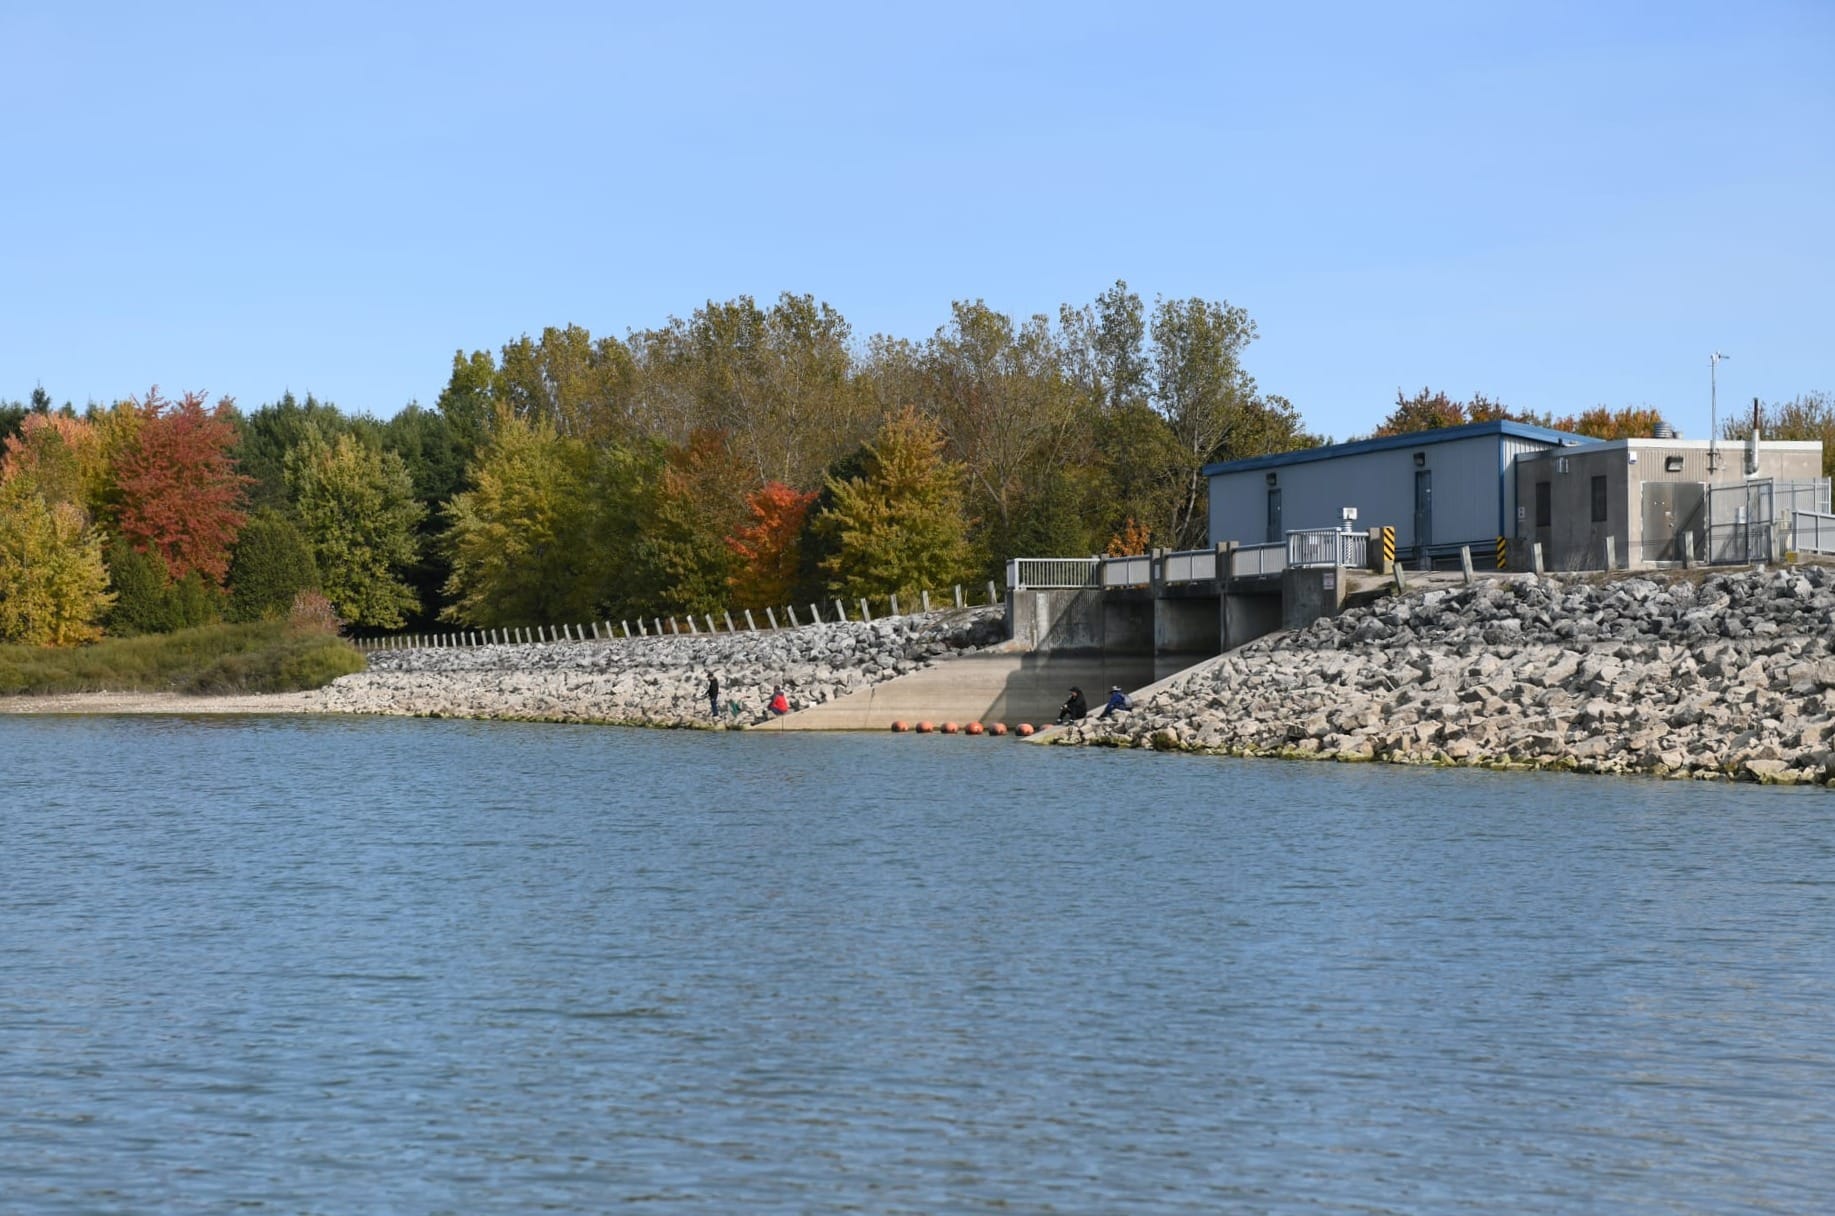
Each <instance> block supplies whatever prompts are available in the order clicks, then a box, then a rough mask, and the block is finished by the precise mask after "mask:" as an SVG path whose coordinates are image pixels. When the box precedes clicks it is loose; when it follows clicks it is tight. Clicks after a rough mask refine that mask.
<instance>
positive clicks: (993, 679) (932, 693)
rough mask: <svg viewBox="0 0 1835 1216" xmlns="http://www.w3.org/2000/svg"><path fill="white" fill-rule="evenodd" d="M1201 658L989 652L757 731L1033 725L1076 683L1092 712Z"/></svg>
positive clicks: (1049, 716) (1050, 715)
mask: <svg viewBox="0 0 1835 1216" xmlns="http://www.w3.org/2000/svg"><path fill="white" fill-rule="evenodd" d="M1194 661H1196V659H1195V656H1185V657H1177V656H1162V657H1161V658H1159V659H1155V658H1153V657H1152V656H1148V655H1106V656H1105V655H1100V654H1051V653H1042V654H1041V653H1034V652H1016V653H1000V652H993V653H988V652H983V653H979V654H970V655H962V656H960V657H958V658H954V659H949V660H947V661H945V662H942V663H938V664H937V665H936V666H934V667H926V668H924V669H923V670H921V671H914V672H912V673H910V674H909V675H904V676H900V677H898V678H897V679H895V680H888V681H886V682H885V683H883V684H875V685H874V686H873V687H871V688H863V689H861V690H859V691H858V692H853V693H849V694H847V695H846V696H843V697H838V698H836V699H835V700H833V701H830V702H828V703H827V704H824V705H816V706H812V707H811V708H809V709H804V710H799V711H797V712H796V713H793V714H788V715H786V716H784V717H782V718H779V719H776V720H775V721H772V722H766V723H762V724H760V725H758V726H755V727H753V728H752V729H754V730H886V729H888V728H889V727H890V726H891V725H892V724H893V723H894V722H898V721H904V722H910V723H914V724H915V723H918V722H923V721H930V722H936V723H939V724H941V723H943V722H962V723H967V722H1005V723H1008V724H1009V725H1016V724H1018V723H1020V722H1030V723H1032V724H1034V725H1043V724H1046V723H1049V722H1051V721H1052V720H1054V719H1055V718H1056V717H1057V714H1058V707H1059V706H1060V705H1062V704H1063V703H1064V698H1065V697H1066V696H1068V695H1069V693H1070V688H1071V686H1072V685H1073V684H1074V685H1076V686H1077V687H1079V688H1081V689H1083V695H1084V697H1085V698H1086V699H1087V700H1088V701H1089V703H1090V708H1091V709H1092V710H1095V709H1099V708H1101V706H1102V703H1103V701H1104V699H1105V698H1106V697H1107V696H1108V691H1109V686H1110V685H1111V684H1117V685H1120V686H1121V687H1122V688H1124V689H1127V690H1129V691H1130V692H1132V691H1133V690H1135V689H1138V688H1141V687H1144V686H1146V685H1148V684H1151V683H1152V682H1153V681H1154V680H1155V679H1158V678H1163V677H1165V676H1168V675H1170V674H1172V673H1174V672H1177V671H1180V670H1183V669H1184V668H1185V667H1186V666H1187V665H1188V664H1189V663H1191V662H1194Z"/></svg>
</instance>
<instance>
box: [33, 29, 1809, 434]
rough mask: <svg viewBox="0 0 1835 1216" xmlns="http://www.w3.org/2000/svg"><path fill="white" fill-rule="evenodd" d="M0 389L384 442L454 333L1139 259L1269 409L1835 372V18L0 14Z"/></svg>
mask: <svg viewBox="0 0 1835 1216" xmlns="http://www.w3.org/2000/svg"><path fill="white" fill-rule="evenodd" d="M0 51H3V52H4V55H5V62H6V73H5V75H6V80H7V85H6V104H5V109H6V113H7V117H6V119H5V120H4V122H3V123H0V148H3V149H4V152H5V164H6V166H7V171H8V172H7V177H8V183H7V186H6V189H5V190H4V191H3V192H0V288H3V290H0V398H4V399H23V398H24V397H26V396H27V395H28V394H30V392H31V390H32V388H33V386H34V385H36V384H43V385H44V387H45V388H46V390H47V391H48V392H50V393H51V395H52V397H53V399H54V400H56V401H58V402H63V401H65V400H72V401H75V402H76V403H77V404H78V405H81V404H83V403H84V402H85V401H88V400H99V401H109V400H114V399H117V398H120V397H124V396H127V395H129V394H133V393H140V392H144V391H145V390H146V389H147V388H148V387H149V386H150V385H152V384H158V385H159V386H160V387H161V388H162V389H163V390H164V391H166V392H167V393H176V392H182V391H184V390H187V389H201V390H205V391H208V392H210V393H211V394H212V395H217V394H228V395H231V396H233V397H235V398H236V399H237V400H238V401H239V402H240V403H241V404H242V405H243V406H244V407H246V408H251V409H252V408H254V407H255V406H258V405H260V404H261V403H263V402H266V401H272V400H274V399H276V398H277V397H279V396H280V394H281V393H282V392H283V391H287V390H291V391H293V392H295V393H297V394H302V395H303V394H304V393H306V392H312V393H314V394H316V395H318V396H319V397H320V398H321V399H326V400H331V401H335V402H337V403H338V404H339V405H340V406H342V407H344V408H345V409H347V410H353V411H367V412H370V413H374V414H377V415H378V416H385V417H386V416H388V415H390V414H392V413H394V412H395V411H396V410H397V409H399V408H400V407H401V406H402V405H404V404H406V403H407V402H408V401H410V400H415V399H418V400H419V401H421V402H422V403H424V404H428V405H431V404H432V403H433V401H434V399H435V398H436V397H437V396H438V394H439V391H440V388H441V386H442V385H443V384H444V383H445V381H446V377H447V375H448V372H449V370H450V366H451V360H452V355H453V352H454V351H455V350H456V349H460V348H463V349H466V350H473V349H480V348H482V349H491V350H495V349H496V348H497V347H499V346H501V345H502V344H503V343H504V342H505V341H508V340H510V339H512V338H514V337H516V336H517V335H519V334H522V333H525V332H527V333H531V334H533V333H539V332H540V330H541V329H542V328H543V327H544V326H548V325H565V324H568V323H574V324H579V325H582V326H585V327H586V328H587V329H589V330H591V331H592V332H593V333H594V334H615V335H619V336H622V335H623V334H624V333H625V332H626V331H627V330H629V329H632V328H647V327H650V326H653V325H657V324H660V323H662V322H663V321H664V320H665V319H666V318H667V317H668V316H670V315H671V314H674V315H680V316H686V315H687V314H688V313H690V312H691V311H693V310H694V309H695V308H696V307H697V306H699V305H700V304H702V303H704V302H705V301H707V300H709V299H719V300H724V299H728V298H731V297H733V296H736V295H739V294H741V293H749V294H752V295H754V296H756V297H758V298H760V299H761V300H768V299H770V298H773V297H775V296H776V295H777V294H778V293H779V292H781V291H786V290H788V291H793V292H798V293H804V292H807V293H810V294H813V295H815V296H816V297H818V298H820V299H823V300H826V301H828V302H829V303H831V304H833V305H834V306H835V307H837V308H838V309H839V310H840V311H841V312H842V313H843V314H844V315H845V316H846V317H847V318H848V320H849V321H850V322H851V323H852V325H853V327H854V331H855V334H856V336H857V337H859V338H865V337H866V336H867V335H868V334H871V333H876V332H883V333H891V334H895V335H899V336H902V337H909V338H913V339H922V338H924V337H927V336H929V335H930V334H931V333H932V332H934V330H935V329H936V328H937V327H938V326H939V325H941V324H942V323H943V322H944V321H945V320H946V319H947V317H948V313H949V304H950V301H951V300H953V299H971V298H980V299H985V300H986V301H987V302H988V303H989V304H990V305H992V306H993V307H996V308H998V309H1001V310H1002V311H1005V312H1010V313H1015V314H1030V313H1034V312H1047V313H1053V314H1055V312H1056V310H1057V307H1058V305H1059V304H1060V303H1064V302H1071V303H1079V304H1080V303H1085V302H1088V301H1090V300H1092V299H1093V298H1094V297H1095V295H1096V294H1097V293H1098V292H1100V291H1101V290H1103V289H1104V288H1105V287H1107V286H1108V285H1109V284H1111V283H1113V282H1114V281H1115V280H1116V279H1118V278H1122V279H1126V280H1127V281H1128V283H1129V284H1130V286H1132V287H1133V288H1134V289H1135V290H1137V291H1139V292H1140V293H1141V294H1142V295H1143V296H1145V297H1147V298H1148V299H1149V300H1151V299H1152V297H1153V296H1155V295H1156V294H1157V295H1165V296H1179V297H1186V296H1202V297H1205V298H1207V299H1213V300H1216V299H1223V300H1228V301H1229V302H1231V303H1232V304H1237V305H1240V306H1241V307H1243V308H1245V309H1246V310H1247V311H1248V312H1249V314H1250V315H1251V316H1252V317H1254V318H1255V319H1256V321H1257V323H1258V325H1259V327H1260V331H1261V338H1260V340H1259V341H1258V342H1257V343H1256V344H1255V345H1254V346H1253V347H1251V348H1250V351H1249V354H1248V357H1247V359H1246V363H1247V366H1248V368H1249V371H1250V372H1251V373H1252V374H1253V375H1254V376H1255V378H1256V379H1257V381H1258V383H1259V384H1260V385H1261V387H1262V388H1263V389H1264V390H1266V391H1268V392H1274V393H1279V394H1282V395H1283V396H1286V397H1288V398H1289V399H1290V400H1292V401H1293V402H1294V403H1295V405H1296V406H1297V407H1298V408H1299V409H1300V411H1301V414H1302V415H1303V417H1304V418H1305V419H1306V421H1307V423H1308V425H1309V426H1310V427H1311V428H1312V429H1314V430H1317V431H1321V432H1324V433H1327V434H1332V435H1335V436H1337V437H1340V438H1343V437H1345V436H1347V435H1350V434H1353V433H1356V432H1359V431H1368V430H1369V429H1371V427H1373V426H1374V425H1375V423H1376V422H1377V421H1378V420H1379V419H1380V418H1381V417H1382V416H1383V415H1384V414H1385V413H1387V412H1388V409H1389V408H1390V407H1391V405H1392V404H1393V401H1394V397H1395V393H1396V390H1397V389H1398V388H1404V389H1407V390H1409V391H1411V392H1412V391H1413V390H1414V389H1416V388H1419V387H1422V386H1425V385H1431V386H1433V387H1434V388H1437V389H1443V390H1445V391H1447V392H1449V393H1452V394H1454V395H1456V396H1460V397H1464V396H1468V395H1470V394H1472V393H1474V392H1483V393H1485V394H1487V395H1489V396H1491V397H1493V398H1496V399H1501V400H1503V401H1505V402H1507V403H1509V404H1511V405H1513V406H1518V407H1523V408H1532V409H1537V410H1550V411H1553V412H1556V413H1567V412H1572V411H1575V410H1579V409H1582V408H1586V407H1588V406H1591V405H1595V404H1601V403H1603V404H1606V405H1609V406H1613V407H1619V406H1624V405H1632V404H1653V405H1656V406H1659V407H1660V408H1662V409H1663V410H1664V411H1665V413H1666V414H1668V415H1669V417H1670V418H1671V419H1672V421H1674V422H1675V423H1676V425H1678V426H1679V427H1680V428H1681V429H1682V430H1683V432H1684V433H1685V434H1687V435H1691V436H1702V435H1705V433H1706V431H1707V415H1708V356H1709V354H1710V353H1711V352H1712V351H1713V350H1715V349H1716V348H1719V349H1721V350H1723V351H1725V352H1726V353H1727V354H1728V355H1730V356H1731V360H1730V361H1729V362H1727V363H1724V364H1722V365H1721V367H1720V371H1719V384H1720V400H1721V404H1722V409H1723V413H1724V412H1725V411H1726V410H1727V409H1729V408H1732V407H1734V406H1736V405H1738V404H1740V403H1744V402H1747V401H1749V399H1750V398H1751V397H1753V396H1759V397H1763V398H1765V399H1766V400H1778V399H1784V398H1789V397H1792V396H1795V395H1797V394H1799V393H1803V392H1807V391H1811V390H1824V391H1835V303H1832V300H1835V3H1831V2H1830V0H1796V2H1792V0H1756V2H1749V3H1747V4H1744V5H1741V6H1732V5H1725V4H1715V5H1710V4H1697V3H1686V2H1684V3H1668V4H1662V5H1658V4H1616V3H1596V4H1571V5H1570V4H1563V3H1550V2H1546V0H1544V2H1539V3H1525V4H1515V3H1478V4H1474V3H1469V2H1468V3H1459V4H1405V3H1398V4H1393V5H1370V4H1299V3H1294V4H1258V5H1238V4H1221V3H1219V4H1198V5H1187V4H1155V3H1137V4H1133V5H1083V4H1075V3H1054V4H1049V5H1044V4H1039V5H1034V4H1025V5H999V4H973V3H969V4H957V3H926V4H923V5H907V6H870V5H860V4H848V5H839V4H837V5H797V4H785V5H771V6H766V5H715V4H693V3H679V4H675V5H669V6H657V5H646V6H641V7H624V6H615V5H610V4H544V3H524V4H519V5H508V4H500V5H488V6H487V5H473V4H463V3H442V4H438V5H433V4H428V5H418V4H408V3H403V4H395V5H379V6H372V5H367V4H365V5H357V4H342V3H315V4H311V5H290V6H268V5H250V4H243V3H237V4H224V5H198V4H185V3H174V4H171V5H139V4H135V5H110V4H94V5H52V4H31V3H25V2H23V0H16V2H14V3H10V4H7V5H5V6H4V7H0Z"/></svg>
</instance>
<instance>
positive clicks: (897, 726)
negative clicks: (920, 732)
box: [892, 718, 911, 735]
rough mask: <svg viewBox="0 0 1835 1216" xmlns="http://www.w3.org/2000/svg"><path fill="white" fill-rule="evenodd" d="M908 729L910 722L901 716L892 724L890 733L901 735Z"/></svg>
mask: <svg viewBox="0 0 1835 1216" xmlns="http://www.w3.org/2000/svg"><path fill="white" fill-rule="evenodd" d="M910 729H911V723H909V722H907V721H905V720H904V719H903V718H900V719H899V720H898V721H896V722H894V723H893V724H892V733H893V734H895V735H902V734H904V733H905V732H906V731H908V730H910Z"/></svg>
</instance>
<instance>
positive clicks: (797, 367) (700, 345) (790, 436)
mask: <svg viewBox="0 0 1835 1216" xmlns="http://www.w3.org/2000/svg"><path fill="white" fill-rule="evenodd" d="M850 342H851V330H850V329H849V327H848V324H847V321H846V320H845V319H844V318H843V317H842V316H841V314H840V313H838V312H836V311H835V310H834V309H833V308H831V307H829V306H828V305H827V304H823V303H818V302H817V301H816V300H815V299H814V298H813V297H811V296H807V295H803V296H798V295H793V294H791V293H789V292H785V293H784V294H782V295H780V296H779V297H778V299H777V302H776V303H775V304H773V305H772V306H771V307H770V308H761V307H759V306H758V304H757V303H756V302H755V301H754V300H753V299H752V297H750V296H739V297H738V298H736V299H733V300H730V301H727V302H725V303H717V302H715V301H712V300H710V301H708V302H707V304H706V305H705V306H704V307H702V308H699V309H696V310H695V312H694V315H693V316H691V317H689V318H688V319H686V320H682V319H680V318H675V317H671V318H670V319H669V321H668V323H667V324H666V325H664V326H662V327H660V328H658V329H654V330H648V331H645V332H642V333H637V334H633V335H631V345H632V349H633V352H634V354H635V356H636V358H637V360H638V363H639V366H640V367H641V369H642V394H643V400H644V404H643V406H642V414H643V417H644V418H645V419H646V421H647V422H648V423H649V424H650V425H651V426H652V427H654V428H655V432H654V433H656V434H658V435H661V436H662V437H664V438H666V439H667V440H668V441H669V442H671V443H673V444H676V445H683V444H686V443H687V442H688V437H689V435H691V434H692V433H693V432H695V431H697V430H717V431H720V432H721V433H723V434H725V435H726V436H727V446H728V450H729V451H731V452H732V453H733V455H734V456H735V458H737V459H739V460H742V461H744V462H745V463H746V465H747V467H748V468H749V469H750V470H751V474H752V482H753V484H754V485H757V484H762V483H763V482H765V481H781V482H783V483H785V484H786V485H793V486H802V485H807V484H810V483H811V482H813V481H814V480H815V479H817V478H818V477H819V476H820V474H821V470H822V469H823V467H824V466H825V465H826V464H827V463H828V462H829V461H830V460H832V459H833V458H834V457H835V456H836V455H838V454H839V453H841V452H843V451H846V450H847V449H849V448H851V447H853V446H854V445H855V444H856V443H858V442H859V441H860V440H861V439H863V438H865V437H866V435H867V434H869V433H870V430H871V426H872V423H873V421H874V414H875V413H876V411H874V410H873V409H872V408H871V403H870V401H869V400H868V399H867V398H865V397H864V396H863V394H862V393H861V392H860V391H859V389H858V388H857V387H856V386H855V385H854V384H853V382H852V379H851V376H852V371H853V353H852V350H851V346H850Z"/></svg>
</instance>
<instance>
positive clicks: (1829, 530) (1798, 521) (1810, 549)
mask: <svg viewBox="0 0 1835 1216" xmlns="http://www.w3.org/2000/svg"><path fill="white" fill-rule="evenodd" d="M1790 531H1791V541H1790V547H1791V548H1792V549H1793V550H1795V551H1796V552H1798V553H1835V515H1824V514H1823V513H1822V512H1820V511H1792V512H1791V513H1790Z"/></svg>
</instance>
